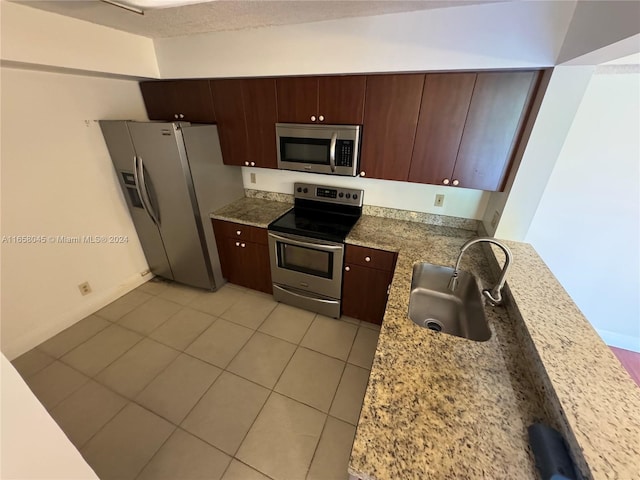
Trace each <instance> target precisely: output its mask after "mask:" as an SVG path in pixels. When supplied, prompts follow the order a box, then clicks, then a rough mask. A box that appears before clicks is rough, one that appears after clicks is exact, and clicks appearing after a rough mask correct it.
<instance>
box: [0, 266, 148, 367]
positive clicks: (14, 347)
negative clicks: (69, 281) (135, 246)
mask: <svg viewBox="0 0 640 480" xmlns="http://www.w3.org/2000/svg"><path fill="white" fill-rule="evenodd" d="M151 278H153V274H147V275H144V276H142V275H140V274H139V273H136V274H134V275H132V276H130V277H129V278H127V279H125V280H124V281H122V282H120V283H119V284H118V285H116V286H114V287H112V288H110V289H108V290H105V291H103V292H94V293H93V294H92V295H91V296H92V298H91V301H87V302H83V303H82V304H81V305H79V306H78V307H77V308H75V309H72V310H69V311H67V312H64V313H62V314H60V315H58V316H57V317H55V318H53V319H52V320H51V321H49V322H47V323H46V324H43V325H41V328H38V329H32V330H30V331H29V332H27V333H26V334H25V335H23V336H21V337H19V338H18V339H17V340H15V341H14V342H12V344H11V345H4V346H3V348H2V353H4V355H5V356H6V357H7V358H8V359H9V360H13V359H14V358H16V357H19V356H20V355H22V354H23V353H25V352H28V351H29V350H31V349H32V348H33V347H35V346H37V345H40V344H41V343H42V342H44V341H45V340H48V339H49V338H51V337H53V336H54V335H56V334H58V333H60V332H61V331H62V330H64V329H65V328H69V327H70V326H71V325H73V324H75V323H77V322H79V321H80V320H82V319H83V318H85V317H88V316H89V315H91V314H92V313H95V312H97V311H98V310H100V309H101V308H102V307H104V306H106V305H108V304H110V303H111V302H113V301H114V300H117V299H118V298H120V297H121V296H123V295H124V294H125V293H128V292H130V291H131V290H133V289H134V288H137V287H139V286H140V285H142V284H143V283H145V282H146V281H148V280H149V279H151Z"/></svg>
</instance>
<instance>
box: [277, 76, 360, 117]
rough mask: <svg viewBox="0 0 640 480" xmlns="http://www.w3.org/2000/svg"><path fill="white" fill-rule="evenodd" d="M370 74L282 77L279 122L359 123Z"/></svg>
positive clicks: (278, 86)
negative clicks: (367, 75) (367, 79)
mask: <svg viewBox="0 0 640 480" xmlns="http://www.w3.org/2000/svg"><path fill="white" fill-rule="evenodd" d="M366 78H367V77H366V76H364V75H347V76H330V77H329V76H326V77H281V78H278V79H277V80H276V86H277V92H278V121H279V122H284V123H326V124H338V125H345V124H346V125H359V124H361V123H362V121H363V116H364V95H365V85H366Z"/></svg>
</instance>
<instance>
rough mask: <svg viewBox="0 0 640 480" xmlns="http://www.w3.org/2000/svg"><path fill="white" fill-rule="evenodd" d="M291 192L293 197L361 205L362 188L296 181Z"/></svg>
mask: <svg viewBox="0 0 640 480" xmlns="http://www.w3.org/2000/svg"><path fill="white" fill-rule="evenodd" d="M293 194H294V197H295V198H303V199H306V200H316V201H319V202H330V203H337V204H340V205H354V206H356V207H361V206H362V197H363V196H364V190H356V189H353V188H342V187H331V186H328V185H314V184H311V183H298V182H296V183H295V184H294V185H293Z"/></svg>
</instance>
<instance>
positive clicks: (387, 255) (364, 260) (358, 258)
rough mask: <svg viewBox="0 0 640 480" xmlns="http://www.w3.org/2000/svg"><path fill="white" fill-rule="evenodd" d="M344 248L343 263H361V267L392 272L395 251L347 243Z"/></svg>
mask: <svg viewBox="0 0 640 480" xmlns="http://www.w3.org/2000/svg"><path fill="white" fill-rule="evenodd" d="M345 250H346V252H345V264H349V263H351V264H355V265H362V266H363V267H369V268H376V269H378V270H384V271H386V272H392V271H393V269H394V267H395V263H396V253H395V252H387V251H385V250H377V249H375V248H367V247H359V246H356V245H347V248H346V249H345Z"/></svg>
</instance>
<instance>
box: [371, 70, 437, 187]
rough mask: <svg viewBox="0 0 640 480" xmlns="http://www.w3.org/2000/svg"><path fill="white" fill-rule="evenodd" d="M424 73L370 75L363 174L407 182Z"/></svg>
mask: <svg viewBox="0 0 640 480" xmlns="http://www.w3.org/2000/svg"><path fill="white" fill-rule="evenodd" d="M424 78H425V75H424V74H406V75H371V76H369V77H367V88H366V98H365V112H364V126H363V131H362V150H361V152H360V157H361V159H360V175H361V176H366V177H372V178H382V179H386V180H400V181H406V180H407V178H408V176H409V167H410V165H411V154H412V151H413V142H414V138H415V133H416V126H417V124H418V114H419V112H420V101H421V99H422V88H423V85H424Z"/></svg>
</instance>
